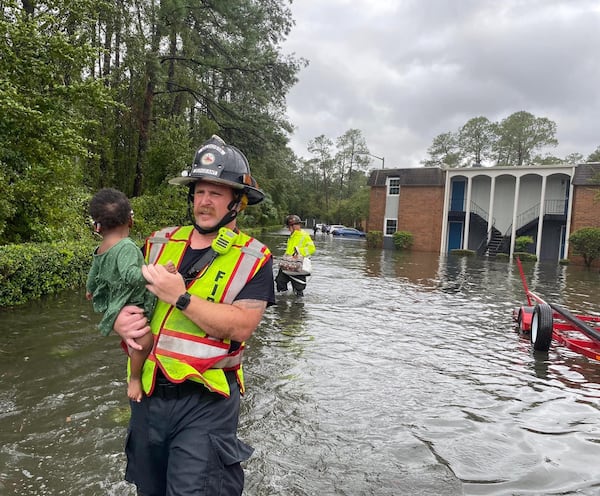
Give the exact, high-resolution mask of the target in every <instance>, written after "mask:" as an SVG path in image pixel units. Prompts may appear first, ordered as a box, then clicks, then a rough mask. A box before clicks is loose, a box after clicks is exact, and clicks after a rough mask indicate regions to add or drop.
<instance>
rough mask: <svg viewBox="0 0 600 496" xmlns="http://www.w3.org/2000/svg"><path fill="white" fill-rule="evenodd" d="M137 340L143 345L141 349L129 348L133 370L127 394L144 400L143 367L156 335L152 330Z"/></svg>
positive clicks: (135, 399) (131, 397) (130, 397)
mask: <svg viewBox="0 0 600 496" xmlns="http://www.w3.org/2000/svg"><path fill="white" fill-rule="evenodd" d="M135 342H136V343H137V344H139V345H141V346H142V349H141V350H134V349H132V348H129V356H130V357H131V371H130V376H129V384H128V385H127V396H129V399H132V400H133V401H138V402H139V401H142V396H143V395H144V393H143V390H142V367H143V366H144V361H145V360H146V357H147V356H148V353H150V350H151V349H152V345H153V343H154V336H153V335H152V333H151V332H149V333H148V334H145V335H144V336H142V337H141V338H137V339H136V340H135Z"/></svg>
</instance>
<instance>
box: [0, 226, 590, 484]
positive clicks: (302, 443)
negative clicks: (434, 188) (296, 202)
mask: <svg viewBox="0 0 600 496" xmlns="http://www.w3.org/2000/svg"><path fill="white" fill-rule="evenodd" d="M264 241H266V242H267V244H268V245H269V246H270V247H271V248H272V250H273V252H274V254H275V255H276V256H280V255H281V254H282V253H283V250H284V248H285V237H284V236H270V237H265V239H264ZM316 244H317V253H316V254H315V256H314V257H313V266H314V274H313V276H312V277H311V278H310V280H309V282H308V287H307V290H306V296H305V297H304V298H296V297H295V296H294V295H293V294H289V293H288V294H283V295H278V301H277V305H275V306H273V307H270V308H269V309H268V310H267V312H266V315H265V318H264V320H263V322H262V323H261V325H260V327H259V329H258V331H257V332H256V333H255V335H254V336H253V337H252V338H251V340H250V341H249V343H248V352H247V354H246V361H245V369H246V376H247V382H248V392H247V394H246V397H245V398H244V401H243V407H242V417H241V426H240V435H241V437H242V438H243V439H244V440H245V441H247V442H248V443H249V444H251V445H253V446H254V447H255V449H256V451H255V454H254V456H253V457H252V458H251V459H250V460H249V461H248V463H247V465H246V490H245V494H246V495H248V496H250V495H252V496H270V495H273V496H275V495H277V496H281V495H285V496H287V495H298V496H300V495H307V496H308V495H353V496H354V495H432V496H433V495H435V496H444V495H462V494H465V495H524V494H530V495H532V494H533V495H550V494H557V495H558V494H561V495H566V494H578V495H595V494H600V478H598V476H597V466H598V464H599V463H600V433H599V431H598V428H597V426H598V414H599V411H598V410H599V398H600V363H599V362H594V361H592V360H589V359H587V358H585V357H582V356H579V355H577V354H575V353H573V352H571V351H570V350H568V349H565V348H562V347H554V346H553V347H552V348H551V349H550V351H549V352H548V353H546V354H541V355H539V354H534V353H532V351H531V348H530V345H529V342H528V341H527V338H526V337H525V336H521V335H519V333H518V332H516V331H515V329H514V326H513V322H512V309H513V307H515V306H518V305H519V304H521V303H523V302H524V301H525V297H524V292H523V288H522V284H521V279H520V276H519V272H518V270H517V268H516V267H515V266H514V265H513V264H509V263H507V262H500V261H493V260H481V259H476V258H461V257H440V256H439V255H437V254H430V253H417V252H415V253H410V252H409V253H402V252H392V251H380V250H367V249H366V246H365V243H364V241H362V240H344V239H335V238H332V237H329V236H322V235H317V237H316ZM524 270H525V273H526V277H527V282H528V284H529V286H530V288H531V289H532V290H533V291H534V292H536V293H538V294H539V295H540V296H542V297H544V298H545V299H547V300H548V301H552V302H556V303H559V304H562V305H563V306H565V307H567V308H569V309H571V310H573V311H577V312H590V313H597V314H598V313H599V312H600V292H599V291H598V288H599V282H600V281H599V275H598V272H597V271H596V272H593V271H587V270H585V269H584V268H582V267H571V266H566V267H563V266H555V265H544V264H532V263H529V264H524ZM0 321H1V322H2V333H3V338H4V339H3V343H2V345H0V357H1V358H2V360H0V377H1V382H0V432H1V434H0V436H1V439H0V494H2V495H11V496H12V495H17V494H19V495H22V494H30V495H57V494H58V495H63V494H64V495H84V496H88V495H89V496H92V495H94V496H95V495H125V496H129V495H133V494H134V491H133V490H132V488H131V487H129V486H128V485H127V484H125V483H124V482H122V480H121V479H122V474H123V470H124V456H123V453H122V447H123V442H124V435H125V428H126V422H127V400H126V393H125V383H124V357H123V354H122V352H121V351H120V350H119V348H118V343H117V340H116V339H115V338H114V337H113V338H102V337H101V336H100V335H99V334H98V332H97V331H96V330H95V328H94V324H95V323H96V322H97V321H98V316H97V315H95V314H93V312H92V311H91V309H90V307H89V302H87V301H85V299H84V298H83V296H82V294H77V293H73V292H67V293H65V294H62V295H60V296H59V297H58V298H53V299H48V300H45V301H42V302H39V303H36V304H35V305H30V306H27V307H23V308H18V309H13V310H5V311H2V312H0Z"/></svg>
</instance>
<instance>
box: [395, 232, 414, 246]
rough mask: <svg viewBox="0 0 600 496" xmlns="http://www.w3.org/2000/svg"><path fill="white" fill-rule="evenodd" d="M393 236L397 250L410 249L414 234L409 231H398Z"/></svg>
mask: <svg viewBox="0 0 600 496" xmlns="http://www.w3.org/2000/svg"><path fill="white" fill-rule="evenodd" d="M392 237H393V238H394V246H395V247H396V250H408V249H410V247H411V246H412V244H413V235H412V234H411V233H409V232H408V231H396V232H395V233H394V234H393V235H392Z"/></svg>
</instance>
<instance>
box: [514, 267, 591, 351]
mask: <svg viewBox="0 0 600 496" xmlns="http://www.w3.org/2000/svg"><path fill="white" fill-rule="evenodd" d="M517 266H518V267H519V273H520V275H521V281H522V283H523V288H524V289H525V296H526V297H527V307H520V308H519V309H516V310H515V311H513V318H514V319H515V320H517V319H518V316H519V313H520V314H521V318H522V320H523V326H522V330H524V331H531V317H532V313H533V312H532V308H533V307H534V306H535V305H536V304H538V303H539V304H546V305H548V303H546V302H545V301H544V299H543V298H541V297H540V296H538V295H536V294H535V293H534V292H533V291H531V290H530V289H529V287H528V286H527V281H526V280H525V274H524V273H523V267H522V265H521V260H519V259H518V258H517ZM549 305H550V307H552V339H553V340H554V341H556V342H557V343H559V344H561V345H563V346H566V347H567V348H569V349H570V350H573V351H575V352H576V353H580V354H582V355H584V356H586V357H588V358H592V359H594V360H598V361H600V316H598V317H596V316H592V315H572V314H571V313H570V312H568V311H567V310H564V309H562V308H561V307H559V306H558V305H552V304H549Z"/></svg>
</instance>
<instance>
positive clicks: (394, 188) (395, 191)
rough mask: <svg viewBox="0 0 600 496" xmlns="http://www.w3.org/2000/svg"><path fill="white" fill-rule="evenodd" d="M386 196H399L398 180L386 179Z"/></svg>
mask: <svg viewBox="0 0 600 496" xmlns="http://www.w3.org/2000/svg"><path fill="white" fill-rule="evenodd" d="M388 181H389V182H388V196H390V195H396V196H397V195H399V194H400V179H398V178H391V179H388Z"/></svg>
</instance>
